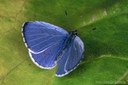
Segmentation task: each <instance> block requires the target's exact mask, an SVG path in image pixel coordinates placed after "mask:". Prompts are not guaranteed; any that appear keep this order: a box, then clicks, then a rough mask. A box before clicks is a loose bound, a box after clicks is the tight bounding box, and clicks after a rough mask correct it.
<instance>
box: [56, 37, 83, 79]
mask: <svg viewBox="0 0 128 85" xmlns="http://www.w3.org/2000/svg"><path fill="white" fill-rule="evenodd" d="M83 52H84V44H83V42H82V40H81V39H80V38H79V37H78V36H76V37H75V39H74V40H73V41H72V42H71V44H70V46H69V47H68V48H66V49H65V50H64V51H63V53H62V57H61V58H60V60H59V61H58V69H57V72H56V76H58V77H62V76H65V75H67V74H68V73H70V72H71V71H72V70H74V69H75V68H76V67H77V66H78V65H79V63H80V61H81V59H82V58H83Z"/></svg>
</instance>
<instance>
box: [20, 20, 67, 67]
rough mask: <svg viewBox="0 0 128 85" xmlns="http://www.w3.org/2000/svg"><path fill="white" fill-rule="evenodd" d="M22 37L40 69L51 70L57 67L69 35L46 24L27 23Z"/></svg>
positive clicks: (58, 28) (37, 22)
mask: <svg viewBox="0 0 128 85" xmlns="http://www.w3.org/2000/svg"><path fill="white" fill-rule="evenodd" d="M22 35H23V37H24V41H25V43H26V46H27V47H28V49H29V54H30V57H31V59H32V61H33V62H34V63H35V64H36V65H37V66H39V67H41V68H44V69H51V68H53V67H54V66H55V65H56V60H57V57H58V55H59V53H60V51H62V48H63V43H64V41H65V39H66V38H67V36H68V35H69V34H68V32H66V31H65V30H64V29H62V28H60V27H58V26H54V25H52V24H49V23H46V22H39V21H36V22H26V23H25V24H24V25H23V31H22Z"/></svg>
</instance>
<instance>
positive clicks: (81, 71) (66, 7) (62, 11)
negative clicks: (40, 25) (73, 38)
mask: <svg viewBox="0 0 128 85" xmlns="http://www.w3.org/2000/svg"><path fill="white" fill-rule="evenodd" d="M0 9H1V12H0V35H1V36H0V84H1V85H99V84H128V1H127V0H102V1H101V0H27V1H26V0H4V1H3V0H0ZM36 20H37V21H45V22H49V23H52V24H55V25H57V26H60V27H62V28H64V29H66V30H68V31H72V30H73V29H77V30H78V35H79V37H80V38H81V39H82V40H83V42H84V44H85V58H84V59H83V61H82V63H81V64H80V65H79V66H78V68H77V69H76V70H74V71H73V72H71V73H70V74H69V75H67V76H65V77H62V78H58V77H56V76H55V72H56V68H55V69H52V70H43V69H40V68H38V67H36V66H35V65H34V64H33V63H32V61H31V60H30V58H29V55H28V52H27V49H26V48H25V46H24V43H23V40H22V36H21V26H22V23H23V22H25V21H36Z"/></svg>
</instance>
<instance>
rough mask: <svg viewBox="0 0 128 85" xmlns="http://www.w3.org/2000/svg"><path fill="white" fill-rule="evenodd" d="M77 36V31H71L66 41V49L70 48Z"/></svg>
mask: <svg viewBox="0 0 128 85" xmlns="http://www.w3.org/2000/svg"><path fill="white" fill-rule="evenodd" d="M76 35H77V30H74V31H71V32H70V33H69V36H68V38H66V40H65V41H64V44H65V45H64V49H65V48H67V47H68V46H70V43H71V42H72V41H73V40H74V39H75V37H76Z"/></svg>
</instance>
